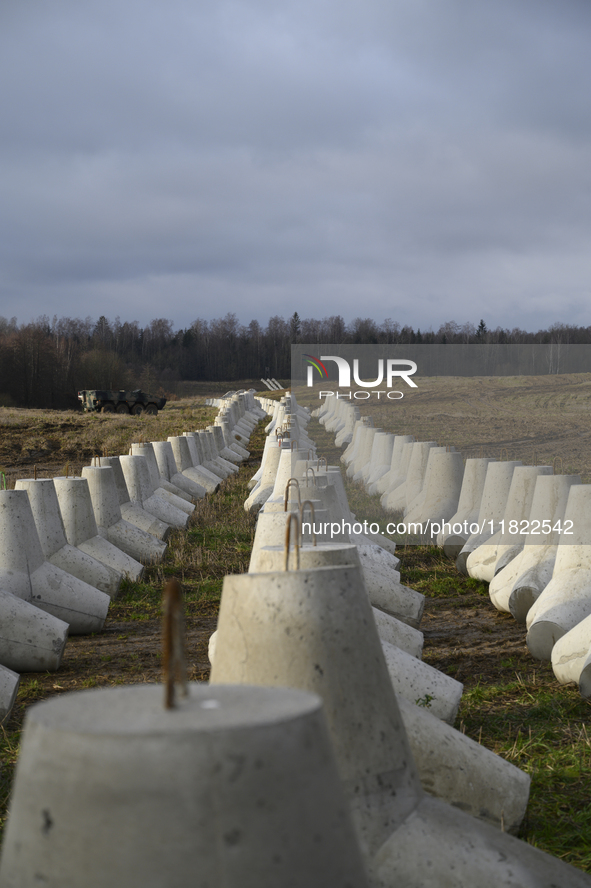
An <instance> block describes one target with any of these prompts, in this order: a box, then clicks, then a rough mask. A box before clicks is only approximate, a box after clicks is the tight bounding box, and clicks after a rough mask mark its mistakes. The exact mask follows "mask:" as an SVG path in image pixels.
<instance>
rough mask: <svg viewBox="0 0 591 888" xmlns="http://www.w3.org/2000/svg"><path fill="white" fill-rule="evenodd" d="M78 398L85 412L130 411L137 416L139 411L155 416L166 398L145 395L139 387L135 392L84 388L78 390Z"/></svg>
mask: <svg viewBox="0 0 591 888" xmlns="http://www.w3.org/2000/svg"><path fill="white" fill-rule="evenodd" d="M78 400H79V401H82V408H83V409H84V412H85V413H123V414H127V415H129V414H130V413H132V414H133V415H134V416H139V414H140V413H147V414H149V415H150V416H156V414H157V413H158V411H159V410H162V408H163V407H164V405H165V404H166V398H159V397H157V396H156V395H147V394H146V393H145V392H142V391H140V390H139V389H137V390H136V391H135V392H124V391H119V392H110V391H101V390H98V389H92V390H91V391H87V390H85V391H83V392H78Z"/></svg>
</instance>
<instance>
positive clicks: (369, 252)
mask: <svg viewBox="0 0 591 888" xmlns="http://www.w3.org/2000/svg"><path fill="white" fill-rule="evenodd" d="M590 46H591V3H590V2H589V0H201V2H200V0H166V2H164V0H100V2H99V0H85V2H80V0H51V2H47V0H2V2H1V4H0V78H1V83H2V87H1V89H0V315H3V316H4V317H11V316H13V315H16V316H17V318H18V320H19V322H21V323H24V322H27V321H29V320H31V319H32V318H34V317H37V316H39V315H40V314H48V315H50V316H52V315H54V314H57V315H58V316H72V317H85V316H87V315H90V316H92V317H94V318H96V317H98V316H99V315H101V314H105V315H107V317H110V318H114V317H115V316H117V315H119V316H120V317H121V319H122V320H134V319H137V320H138V321H140V323H144V322H148V321H149V320H150V319H152V318H155V317H166V318H170V319H171V320H172V321H173V323H174V326H175V328H178V327H184V326H188V325H189V324H190V323H191V321H193V320H194V319H195V318H197V317H201V318H205V319H211V318H214V317H221V316H223V315H225V314H226V313H227V312H235V313H236V314H237V315H238V318H239V319H240V321H242V322H248V321H249V320H251V319H252V318H256V319H258V320H259V321H260V322H261V323H266V321H267V320H268V318H269V317H270V316H272V315H275V314H279V315H283V316H284V317H288V316H290V315H291V314H293V312H294V311H297V312H298V313H299V314H300V316H301V317H302V318H304V317H316V318H321V317H325V316H328V315H334V314H341V315H343V317H344V318H345V320H346V321H350V320H351V319H353V318H355V317H358V316H361V317H372V318H374V319H375V320H377V321H381V320H383V319H384V318H392V319H393V320H395V321H396V320H397V321H399V322H400V323H401V324H404V323H410V324H412V325H413V326H414V327H415V328H416V327H417V326H418V327H420V328H421V329H422V330H428V329H430V328H432V329H437V327H438V326H439V325H440V324H441V323H442V322H444V321H447V320H452V319H453V320H455V321H457V322H458V323H464V322H466V321H472V322H473V323H475V324H477V323H478V321H479V320H480V318H484V319H485V321H486V323H487V324H488V326H489V327H491V328H492V327H496V326H497V325H501V326H504V327H509V328H512V327H515V326H520V327H523V328H525V329H528V330H536V329H539V328H540V327H543V326H547V325H549V324H551V323H553V322H555V321H558V322H563V323H574V324H582V325H585V326H587V325H589V324H591V187H590V186H591V100H590V88H591V51H590V49H589V47H590Z"/></svg>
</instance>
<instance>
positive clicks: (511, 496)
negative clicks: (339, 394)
mask: <svg viewBox="0 0 591 888" xmlns="http://www.w3.org/2000/svg"><path fill="white" fill-rule="evenodd" d="M341 403H342V402H339V407H338V413H339V414H342V413H343V408H342V407H341V406H340V404H341ZM330 406H332V407H333V410H332V412H333V413H334V412H337V408H336V407H335V406H334V405H330ZM348 412H349V414H352V413H353V411H352V410H351V408H349V410H348ZM330 416H331V411H330V410H329V409H328V408H326V413H325V415H324V419H325V424H326V425H327V426H328V424H329V423H330V421H331V419H330ZM320 421H322V419H321V420H320ZM333 421H334V420H333ZM342 459H343V461H344V462H346V463H347V464H348V473H349V475H350V477H353V478H354V479H356V480H358V481H362V482H363V483H364V484H365V486H366V489H367V491H368V492H369V493H381V502H382V505H383V506H384V508H385V509H386V510H388V511H390V512H395V513H398V514H399V515H401V516H403V517H404V522H405V524H406V525H407V526H408V524H410V523H412V522H413V521H420V522H422V523H423V524H424V525H427V533H428V535H429V536H430V537H434V536H435V534H433V533H431V534H429V530H432V528H433V525H434V524H435V525H436V526H438V527H437V529H438V533H437V535H436V539H437V542H438V544H439V545H440V546H442V547H443V548H444V550H445V552H446V553H447V554H448V555H449V556H451V557H455V558H456V563H457V566H458V569H459V570H460V571H462V572H464V573H468V574H470V575H471V576H473V577H476V578H478V579H480V580H483V581H485V582H488V583H489V584H490V586H489V592H490V598H491V601H492V603H493V604H494V606H495V607H496V608H497V609H498V610H500V611H503V612H506V613H511V614H512V615H513V616H514V618H515V619H516V620H517V621H518V622H521V623H525V624H526V628H527V644H528V647H529V650H530V651H531V653H532V654H533V656H535V657H536V658H538V659H542V660H551V662H552V666H553V669H554V673H555V675H556V677H557V679H558V680H559V681H561V682H562V683H565V684H566V683H570V682H575V683H577V684H578V686H579V689H580V692H581V694H582V695H583V696H585V697H589V696H590V695H591V619H589V618H590V617H591V523H590V522H589V515H590V513H591V485H583V484H581V479H580V477H579V476H578V475H554V473H553V468H552V467H551V466H523V465H522V464H521V462H520V461H506V462H496V461H495V460H493V459H487V458H484V459H469V460H467V461H466V465H465V469H464V468H463V464H462V461H461V457H460V455H459V454H454V453H451V452H449V448H447V449H444V448H438V447H437V446H436V445H435V442H415V441H413V439H412V438H411V436H408V435H406V436H403V435H391V434H387V433H383V432H382V431H381V430H379V429H374V428H372V427H371V426H369V425H368V424H367V423H366V422H363V421H362V420H361V419H360V418H358V419H357V420H356V422H355V423H354V425H353V431H352V435H351V444H350V446H349V448H348V449H347V450H346V451H345V453H344V454H343V457H342ZM429 522H431V525H430V527H429ZM443 522H447V523H448V526H447V528H446V529H445V530H442V529H439V527H440V526H441V524H442V523H443ZM518 528H521V529H523V530H528V531H529V532H527V533H519V534H517V533H515V532H512V531H514V530H515V529H518ZM471 531H473V532H471ZM565 531H567V532H565Z"/></svg>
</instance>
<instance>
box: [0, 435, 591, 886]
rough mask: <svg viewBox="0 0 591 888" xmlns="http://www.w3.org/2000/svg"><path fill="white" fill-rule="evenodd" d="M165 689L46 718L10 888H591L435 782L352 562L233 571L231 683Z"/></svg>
mask: <svg viewBox="0 0 591 888" xmlns="http://www.w3.org/2000/svg"><path fill="white" fill-rule="evenodd" d="M285 444H286V442H285V441H284V443H283V444H282V445H281V446H282V449H286V447H285ZM299 456H300V454H298V457H299ZM294 459H295V460H296V462H299V461H300V460H299V459H298V458H297V457H295V456H294ZM301 461H302V462H305V460H301ZM284 462H285V461H284ZM334 468H335V467H330V468H329V467H327V468H325V469H324V470H323V469H320V470H319V472H318V475H319V476H322V474H323V471H324V473H325V475H326V477H325V478H324V479H323V478H322V477H319V479H318V485H319V487H320V489H323V487H322V484H321V482H322V481H323V480H324V481H326V484H325V485H324V486H325V487H328V486H329V483H330V482H331V481H332V480H333V478H331V475H332V476H334V477H335V478H336V472H335V470H334ZM310 478H311V476H310V475H309V474H308V475H307V479H308V480H309V479H310ZM331 486H335V485H334V484H333V485H331ZM262 548H263V549H264V548H268V547H264V546H263V547H262ZM312 548H314V547H312ZM316 548H318V547H316ZM332 551H336V548H334V547H333V550H332ZM271 557H273V558H274V557H276V556H271ZM310 557H312V556H310ZM250 681H255V682H256V683H257V684H262V685H279V687H275V688H273V687H249V686H244V682H250ZM227 682H235V683H236V684H234V685H230V686H228V685H227ZM237 685H241V686H237ZM284 685H289V686H290V687H285V686H284ZM296 687H297V688H312V689H313V690H314V689H315V690H316V692H317V693H318V695H319V696H320V697H322V700H323V708H322V707H321V705H320V700H319V697H318V696H314V695H313V694H308V693H303V692H302V691H300V690H294V688H296ZM160 699H161V691H160V689H158V688H157V687H150V686H134V687H129V688H117V689H109V690H102V691H98V692H96V691H93V692H84V693H82V694H78V695H65V696H64V697H61V698H59V699H58V700H54V701H49V702H47V703H44V704H40V705H38V706H37V707H35V708H34V709H33V710H32V711H31V712H30V715H29V723H28V724H27V726H26V728H25V734H24V740H23V748H22V752H21V758H20V762H19V767H18V771H17V779H16V782H15V791H14V795H13V802H12V806H11V813H10V818H9V823H8V827H7V833H6V839H5V842H4V848H3V856H2V861H1V863H0V886H2V888H8V886H14V885H17V884H18V885H25V884H27V885H28V884H33V882H34V881H35V880H37V881H41V880H43V882H44V884H47V885H48V886H49V888H53V886H58V885H59V886H67V885H72V886H73V885H78V884H80V874H81V873H84V877H83V878H84V884H85V886H88V888H104V886H107V885H110V884H140V883H141V884H142V885H143V886H146V888H156V886H158V888H159V886H161V885H178V886H183V888H184V886H185V885H189V884H195V882H196V881H197V882H199V884H207V885H211V886H216V888H217V886H220V888H221V885H222V884H223V885H224V886H225V888H238V886H240V888H255V886H256V888H272V886H273V888H275V886H276V885H290V886H292V888H308V886H310V885H335V886H337V885H338V886H345V885H349V886H350V888H368V886H370V885H371V886H372V888H375V886H380V888H386V886H388V888H393V886H398V885H405V886H409V888H413V886H415V888H419V886H420V888H436V886H437V888H440V886H450V888H451V886H452V885H453V886H459V888H463V886H473V885H475V884H478V885H481V886H484V888H488V886H491V888H492V886H493V885H494V886H495V888H496V886H506V888H518V886H519V888H521V886H524V885H528V886H536V888H537V886H539V888H550V886H551V885H554V886H555V885H569V886H573V888H578V886H585V885H586V886H588V885H589V884H590V880H589V878H588V877H586V876H585V875H584V874H583V873H580V872H579V871H577V870H574V869H572V868H571V867H568V866H565V865H564V864H562V863H560V862H559V861H556V860H554V859H553V858H550V857H548V856H547V855H544V854H542V853H541V852H539V851H537V850H536V849H533V848H531V847H530V846H528V845H524V844H523V843H521V842H518V841H517V840H516V839H513V838H512V837H511V836H509V835H507V834H506V833H503V832H501V831H500V830H499V829H495V828H494V827H492V826H490V825H487V824H484V823H481V822H479V821H476V820H474V819H473V818H471V817H470V816H468V815H467V814H465V813H463V812H462V811H460V810H458V809H457V808H454V807H451V806H450V805H447V804H445V803H443V802H441V801H438V800H436V799H433V798H431V797H429V796H426V795H425V794H424V792H423V789H422V788H421V785H420V780H419V777H418V774H417V770H416V767H415V764H414V762H413V756H412V753H411V751H410V749H409V745H408V740H407V737H406V730H407V729H406V730H405V726H404V725H403V724H402V722H401V718H400V709H399V707H398V705H397V702H396V697H395V694H394V691H393V688H392V682H391V677H390V675H389V674H388V671H387V668H386V665H385V661H384V656H383V652H382V648H381V645H380V640H379V636H378V634H377V631H376V624H375V619H374V616H373V615H372V611H371V609H370V606H369V602H368V600H367V595H366V593H365V591H364V590H363V589H362V586H361V583H360V573H359V567H358V566H356V565H354V564H352V563H349V562H348V561H346V562H342V563H341V562H339V561H332V562H331V566H330V567H313V568H307V569H303V570H298V571H290V572H287V573H286V572H284V571H281V572H279V573H277V572H276V571H275V570H271V571H270V572H266V573H257V574H250V573H249V574H246V575H243V576H238V577H227V578H226V580H225V583H224V590H223V595H222V607H221V611H220V623H219V637H218V648H217V654H216V657H215V662H214V668H213V671H212V684H211V685H210V686H205V687H204V686H194V685H193V686H191V687H190V688H189V697H188V699H186V700H185V701H181V702H180V703H179V705H178V707H177V708H176V709H175V710H173V711H172V712H170V713H167V712H164V711H163V710H162V708H161V706H160V705H159V704H160ZM434 721H435V722H436V723H438V720H437V719H435V720H434ZM82 773H83V774H84V779H82V780H81V779H80V774H82ZM112 797H116V799H117V802H118V804H117V806H116V807H111V806H109V805H108V804H107V805H106V804H105V800H106V799H110V798H112ZM212 800H213V801H212ZM212 804H213V805H214V806H215V812H216V816H215V817H212V816H211V810H212ZM40 816H41V821H40V820H39V817H40ZM89 836H92V841H89V840H88V837H89ZM122 836H123V837H124V839H125V841H123V842H122V841H121V838H122Z"/></svg>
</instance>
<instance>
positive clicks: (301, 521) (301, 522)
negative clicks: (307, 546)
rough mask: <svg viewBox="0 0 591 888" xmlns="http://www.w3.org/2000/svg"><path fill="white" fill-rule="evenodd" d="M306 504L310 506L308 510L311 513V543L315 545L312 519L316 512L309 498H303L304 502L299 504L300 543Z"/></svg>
mask: <svg viewBox="0 0 591 888" xmlns="http://www.w3.org/2000/svg"><path fill="white" fill-rule="evenodd" d="M306 506H308V507H309V508H310V512H311V514H312V545H313V546H315V545H316V531H315V530H314V519H315V517H316V513H315V511H314V503H313V502H312V501H311V500H304V502H303V503H302V504H301V505H300V545H301V544H302V527H303V526H304V510H305V508H306Z"/></svg>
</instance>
